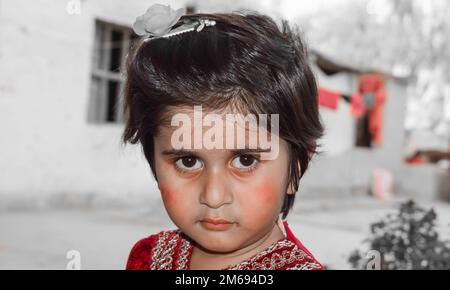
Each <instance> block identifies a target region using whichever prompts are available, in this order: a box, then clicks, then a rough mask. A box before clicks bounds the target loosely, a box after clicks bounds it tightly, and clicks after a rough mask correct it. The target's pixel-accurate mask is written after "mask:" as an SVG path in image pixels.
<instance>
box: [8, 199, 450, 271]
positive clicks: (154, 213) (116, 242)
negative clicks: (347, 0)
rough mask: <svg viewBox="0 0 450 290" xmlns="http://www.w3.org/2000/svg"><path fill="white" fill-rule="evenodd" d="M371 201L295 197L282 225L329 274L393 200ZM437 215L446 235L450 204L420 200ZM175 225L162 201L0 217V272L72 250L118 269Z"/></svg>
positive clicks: (58, 262) (50, 263) (50, 262)
mask: <svg viewBox="0 0 450 290" xmlns="http://www.w3.org/2000/svg"><path fill="white" fill-rule="evenodd" d="M404 200H405V199H404V198H400V199H396V200H394V201H390V202H386V201H377V200H374V199H373V198H371V197H362V196H346V197H340V198H336V197H320V198H318V197H311V196H298V197H297V200H296V205H295V208H294V211H293V212H291V213H290V214H289V216H288V223H289V225H290V227H291V229H292V231H293V232H294V233H295V234H296V236H297V237H298V238H299V239H300V240H301V241H302V242H303V243H304V245H305V246H306V247H307V248H308V249H309V250H310V251H311V252H312V253H313V254H314V255H315V257H316V258H317V259H318V260H319V261H321V262H322V263H323V264H325V265H326V266H327V267H328V268H331V269H348V268H349V267H350V265H349V264H348V263H347V258H348V255H349V253H350V252H351V251H352V250H354V249H355V248H361V246H362V244H361V242H362V241H363V240H364V238H366V237H367V234H368V231H369V224H370V223H371V222H373V221H376V220H378V219H380V218H381V217H383V216H385V215H386V214H387V213H389V212H394V211H395V210H396V209H395V208H396V207H397V206H398V204H399V202H401V201H404ZM419 203H420V204H422V205H423V206H426V207H430V206H432V207H434V208H435V209H436V211H437V213H438V219H439V232H440V234H441V235H442V236H443V237H446V238H449V236H450V235H449V232H450V226H449V221H450V204H449V203H444V202H436V201H435V202H431V201H428V202H425V201H419ZM171 228H174V226H173V225H172V224H171V222H170V220H169V219H168V217H167V216H166V214H165V212H164V208H163V207H162V205H161V204H159V203H156V204H153V206H149V207H143V208H134V209H65V210H63V209H52V210H35V211H8V212H0V269H66V265H67V263H68V261H69V259H68V258H66V254H67V252H68V251H70V250H77V251H79V252H80V255H81V268H82V269H123V268H124V267H125V263H126V260H127V257H128V254H129V251H130V249H131V247H132V246H133V244H134V243H135V242H136V241H138V240H139V239H141V238H143V237H146V236H148V235H149V234H153V233H157V232H159V231H161V230H164V229H171Z"/></svg>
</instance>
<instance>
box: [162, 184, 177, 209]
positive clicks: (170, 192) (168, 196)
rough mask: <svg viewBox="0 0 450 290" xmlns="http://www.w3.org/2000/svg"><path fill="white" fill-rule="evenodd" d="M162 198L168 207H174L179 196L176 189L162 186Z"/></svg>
mask: <svg viewBox="0 0 450 290" xmlns="http://www.w3.org/2000/svg"><path fill="white" fill-rule="evenodd" d="M161 196H162V199H163V201H164V203H165V204H166V205H172V204H174V203H176V202H177V196H179V195H178V194H177V192H176V191H175V190H174V189H172V188H170V187H165V186H161Z"/></svg>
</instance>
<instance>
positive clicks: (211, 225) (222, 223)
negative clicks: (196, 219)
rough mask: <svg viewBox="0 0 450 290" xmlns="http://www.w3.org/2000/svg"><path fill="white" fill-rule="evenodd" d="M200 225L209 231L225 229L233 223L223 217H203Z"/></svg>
mask: <svg viewBox="0 0 450 290" xmlns="http://www.w3.org/2000/svg"><path fill="white" fill-rule="evenodd" d="M200 223H201V225H202V226H203V227H204V228H205V229H207V230H211V231H225V230H227V229H229V228H230V227H231V226H232V225H233V224H234V223H233V222H230V221H228V220H224V219H209V218H207V219H203V220H201V221H200Z"/></svg>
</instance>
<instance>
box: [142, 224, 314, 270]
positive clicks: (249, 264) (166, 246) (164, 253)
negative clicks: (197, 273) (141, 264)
mask: <svg viewBox="0 0 450 290" xmlns="http://www.w3.org/2000/svg"><path fill="white" fill-rule="evenodd" d="M180 239H181V242H182V243H181V246H180V249H179V255H178V259H177V260H176V261H173V256H174V253H175V248H176V246H177V244H178V241H179V240H180ZM192 247H193V245H192V243H191V242H190V241H189V240H188V239H187V238H184V237H182V236H181V231H180V230H174V231H164V232H161V233H159V234H158V241H157V244H156V246H155V247H154V248H153V249H152V250H151V257H152V262H151V265H150V269H151V270H171V269H174V265H175V266H176V269H175V270H188V260H189V259H188V258H189V252H190V250H191V248H192ZM283 249H284V250H283ZM279 251H281V253H279ZM261 258H262V260H261V261H258V260H260V259H261ZM286 265H290V266H289V267H288V268H287V269H288V270H313V269H320V268H322V266H321V265H320V264H318V263H316V262H314V259H313V258H312V257H311V256H309V255H308V254H307V253H305V252H304V251H303V250H301V249H300V248H299V247H298V246H297V245H296V244H295V243H293V242H291V241H289V240H287V239H283V240H280V241H278V242H275V243H274V244H272V245H271V246H270V247H268V248H267V249H266V250H264V251H262V252H260V253H258V254H256V255H255V256H253V257H252V258H249V259H248V260H245V261H243V262H241V263H238V264H236V265H232V266H230V267H228V268H226V270H276V269H280V268H283V267H285V266H286Z"/></svg>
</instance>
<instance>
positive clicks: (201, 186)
mask: <svg viewBox="0 0 450 290" xmlns="http://www.w3.org/2000/svg"><path fill="white" fill-rule="evenodd" d="M208 128H210V127H203V132H205V131H207V129H208ZM175 130H176V127H171V126H161V127H160V128H159V134H158V135H157V136H156V137H155V138H154V144H155V171H156V176H157V179H158V185H159V188H160V191H161V195H162V199H163V202H164V206H165V208H166V210H167V212H168V214H169V216H170V218H171V219H172V221H173V222H174V224H175V225H176V226H177V227H178V228H179V229H180V230H181V231H182V232H183V233H185V234H186V235H188V236H189V237H190V238H191V239H193V240H194V241H195V242H196V243H198V244H199V245H200V246H201V247H202V248H204V249H206V250H208V251H210V252H215V253H232V252H235V251H237V250H239V249H243V248H245V247H248V246H249V245H252V244H254V243H256V242H258V241H259V240H261V239H262V238H263V237H264V236H266V235H267V234H268V233H269V232H271V231H272V229H273V227H274V226H275V223H276V221H277V219H278V215H279V213H280V210H281V207H282V204H283V200H284V197H285V195H286V190H287V187H288V186H287V185H288V184H287V172H288V147H287V146H288V145H287V143H286V141H284V140H282V139H281V138H280V140H279V153H278V156H277V157H276V158H275V159H274V160H260V159H259V157H260V153H259V152H258V150H250V149H247V150H246V149H245V148H244V149H242V150H229V149H209V150H208V149H204V148H202V149H195V150H184V149H183V150H174V148H173V146H172V144H171V138H172V133H173V132H174V131H175ZM193 131H194V130H192V132H191V133H192V136H193V138H195V134H194V132H193ZM235 140H236V138H235ZM211 220H213V221H211Z"/></svg>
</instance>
